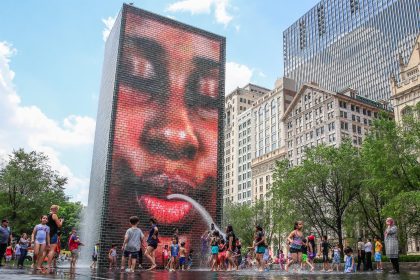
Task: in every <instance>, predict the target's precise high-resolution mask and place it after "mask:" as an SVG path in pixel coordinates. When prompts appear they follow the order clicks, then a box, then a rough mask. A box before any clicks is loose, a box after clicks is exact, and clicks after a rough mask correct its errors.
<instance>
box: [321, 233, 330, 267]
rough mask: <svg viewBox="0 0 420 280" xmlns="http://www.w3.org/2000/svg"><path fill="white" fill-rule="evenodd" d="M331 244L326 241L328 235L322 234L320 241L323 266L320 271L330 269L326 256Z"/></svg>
mask: <svg viewBox="0 0 420 280" xmlns="http://www.w3.org/2000/svg"><path fill="white" fill-rule="evenodd" d="M330 248H331V245H330V243H328V237H327V236H326V235H324V236H323V237H322V243H321V250H322V262H323V267H322V270H321V271H329V272H330V271H332V270H331V269H330V259H329V258H328V253H329V251H330Z"/></svg>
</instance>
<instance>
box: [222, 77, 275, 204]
mask: <svg viewBox="0 0 420 280" xmlns="http://www.w3.org/2000/svg"><path fill="white" fill-rule="evenodd" d="M269 91H270V90H269V89H266V88H263V87H260V86H257V85H253V84H248V85H246V86H245V87H243V88H237V89H235V90H234V91H232V92H231V93H230V94H229V95H227V96H226V98H225V116H224V180H223V203H229V202H231V203H237V202H240V203H243V202H247V201H249V200H250V198H251V197H250V196H249V199H248V191H250V190H251V174H250V173H251V167H250V162H251V157H252V151H251V149H252V146H251V143H252V139H251V135H252V131H251V111H250V108H251V107H252V105H253V104H254V102H255V101H256V100H257V99H259V98H260V97H261V96H263V95H265V94H267V93H268V92H269ZM244 196H245V197H244Z"/></svg>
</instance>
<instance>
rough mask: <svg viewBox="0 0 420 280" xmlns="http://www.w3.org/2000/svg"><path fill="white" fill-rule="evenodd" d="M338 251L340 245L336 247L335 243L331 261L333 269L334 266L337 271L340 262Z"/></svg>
mask: <svg viewBox="0 0 420 280" xmlns="http://www.w3.org/2000/svg"><path fill="white" fill-rule="evenodd" d="M340 252H341V250H340V247H338V244H335V246H334V248H333V261H332V265H333V267H332V269H333V270H334V267H335V268H336V269H337V271H340V263H341V259H340Z"/></svg>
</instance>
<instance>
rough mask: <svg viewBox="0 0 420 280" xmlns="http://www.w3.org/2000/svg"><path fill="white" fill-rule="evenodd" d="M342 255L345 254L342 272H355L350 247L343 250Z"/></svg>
mask: <svg viewBox="0 0 420 280" xmlns="http://www.w3.org/2000/svg"><path fill="white" fill-rule="evenodd" d="M344 254H346V263H345V264H344V272H345V273H352V272H355V271H356V267H355V265H354V257H353V250H352V249H351V248H350V247H347V248H346V249H345V250H344Z"/></svg>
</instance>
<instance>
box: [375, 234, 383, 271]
mask: <svg viewBox="0 0 420 280" xmlns="http://www.w3.org/2000/svg"><path fill="white" fill-rule="evenodd" d="M374 241H375V262H376V270H382V269H383V268H382V243H381V240H380V239H379V237H378V236H375V239H374Z"/></svg>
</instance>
